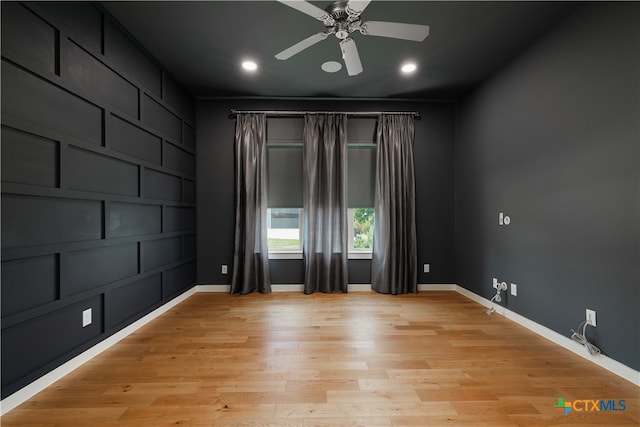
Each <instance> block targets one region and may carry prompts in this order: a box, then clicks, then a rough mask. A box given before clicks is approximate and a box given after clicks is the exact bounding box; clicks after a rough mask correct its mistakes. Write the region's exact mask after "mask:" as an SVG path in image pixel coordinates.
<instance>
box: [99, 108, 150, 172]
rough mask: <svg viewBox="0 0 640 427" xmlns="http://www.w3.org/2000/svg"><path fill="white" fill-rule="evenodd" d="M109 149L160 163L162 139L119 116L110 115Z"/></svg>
mask: <svg viewBox="0 0 640 427" xmlns="http://www.w3.org/2000/svg"><path fill="white" fill-rule="evenodd" d="M111 149H112V150H115V151H118V152H120V153H123V154H128V155H130V156H133V157H135V158H137V159H141V160H146V161H147V162H150V163H155V164H156V165H160V164H161V162H162V139H161V138H159V137H157V136H155V135H153V134H151V133H149V132H147V131H146V130H143V129H141V128H139V127H137V126H134V125H132V124H131V123H129V122H127V121H125V120H122V119H121V118H119V117H117V116H114V115H112V116H111Z"/></svg>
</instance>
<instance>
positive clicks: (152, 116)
mask: <svg viewBox="0 0 640 427" xmlns="http://www.w3.org/2000/svg"><path fill="white" fill-rule="evenodd" d="M142 109H143V111H144V115H143V117H142V120H143V121H144V122H145V123H146V124H148V125H149V126H151V127H152V128H154V129H157V130H159V131H160V132H162V133H163V134H165V135H166V136H168V137H169V138H171V139H173V140H175V141H180V133H181V127H182V122H181V121H180V119H179V118H178V117H177V116H175V115H174V114H173V113H172V112H171V111H169V110H167V109H166V108H164V107H163V106H162V105H160V104H158V103H157V102H156V101H154V100H153V99H152V98H150V97H149V96H147V95H145V96H144V97H143V98H142Z"/></svg>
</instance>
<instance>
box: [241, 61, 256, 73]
mask: <svg viewBox="0 0 640 427" xmlns="http://www.w3.org/2000/svg"><path fill="white" fill-rule="evenodd" d="M242 68H244V69H245V70H247V71H255V70H257V69H258V64H256V63H255V62H253V61H244V62H243V63H242Z"/></svg>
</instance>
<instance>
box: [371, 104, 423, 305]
mask: <svg viewBox="0 0 640 427" xmlns="http://www.w3.org/2000/svg"><path fill="white" fill-rule="evenodd" d="M413 120H414V119H413V116H412V115H394V114H381V115H380V116H379V117H378V129H377V141H376V142H377V159H376V200H375V223H374V233H373V259H372V262H371V287H372V289H373V290H375V291H377V292H380V293H385V294H394V295H396V294H406V293H410V292H412V293H415V292H418V284H417V280H418V278H417V255H416V253H417V250H416V219H415V177H414V165H413V137H414V123H413Z"/></svg>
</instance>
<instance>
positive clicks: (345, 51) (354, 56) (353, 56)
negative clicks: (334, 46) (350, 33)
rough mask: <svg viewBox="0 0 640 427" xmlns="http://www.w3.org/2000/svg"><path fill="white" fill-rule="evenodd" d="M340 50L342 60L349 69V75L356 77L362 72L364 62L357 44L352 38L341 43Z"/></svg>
mask: <svg viewBox="0 0 640 427" xmlns="http://www.w3.org/2000/svg"><path fill="white" fill-rule="evenodd" d="M340 50H342V59H343V60H344V65H345V66H346V67H347V74H349V75H350V76H356V75H358V74H360V73H361V72H362V62H360V55H359V54H358V48H357V47H356V42H355V41H353V39H352V38H346V39H344V40H342V41H341V42H340Z"/></svg>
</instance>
